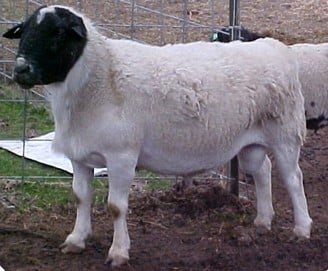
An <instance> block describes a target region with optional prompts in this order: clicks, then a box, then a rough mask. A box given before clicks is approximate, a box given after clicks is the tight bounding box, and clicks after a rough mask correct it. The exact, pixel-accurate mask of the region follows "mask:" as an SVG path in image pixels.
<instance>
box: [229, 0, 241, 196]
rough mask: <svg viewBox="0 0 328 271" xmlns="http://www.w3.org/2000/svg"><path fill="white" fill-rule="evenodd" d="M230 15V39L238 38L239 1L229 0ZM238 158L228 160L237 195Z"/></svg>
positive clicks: (233, 186)
mask: <svg viewBox="0 0 328 271" xmlns="http://www.w3.org/2000/svg"><path fill="white" fill-rule="evenodd" d="M229 9H230V16H229V26H230V40H231V41H232V40H238V39H240V25H239V24H240V20H239V19H240V1H239V0H230V2H229ZM238 168H239V167H238V159H237V157H234V158H233V159H232V160H231V161H230V165H229V167H228V170H229V177H230V178H231V179H232V180H231V186H230V192H231V193H232V194H234V195H236V196H238V195H239V171H238Z"/></svg>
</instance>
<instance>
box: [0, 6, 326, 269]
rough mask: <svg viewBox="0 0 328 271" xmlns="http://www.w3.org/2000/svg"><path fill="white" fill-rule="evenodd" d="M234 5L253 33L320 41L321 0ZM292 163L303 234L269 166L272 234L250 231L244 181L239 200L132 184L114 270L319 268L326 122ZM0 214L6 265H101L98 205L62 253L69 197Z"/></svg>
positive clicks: (104, 221)
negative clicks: (308, 221)
mask: <svg viewBox="0 0 328 271" xmlns="http://www.w3.org/2000/svg"><path fill="white" fill-rule="evenodd" d="M169 2H170V3H171V5H174V4H175V3H177V2H179V1H169ZM191 2H192V3H193V5H194V6H192V7H191V8H192V9H193V10H195V9H197V3H195V1H191ZM199 2H206V1H199ZM222 2H223V1H222ZM226 2H228V1H226ZM242 8H243V12H242V18H243V20H242V21H243V22H244V25H246V26H248V27H250V28H252V29H255V30H257V31H259V30H262V29H263V26H264V29H265V30H270V31H271V33H274V34H275V35H276V36H278V37H280V38H281V39H283V40H284V41H286V42H289V43H291V42H293V43H294V42H303V41H306V42H327V41H328V35H327V34H328V32H327V27H326V26H327V21H328V16H327V9H328V4H327V1H319V0H318V1H304V0H298V1H289V2H288V1H285V2H284V3H282V2H281V1H242ZM194 14H197V13H195V12H194ZM199 14H200V15H199V16H201V15H202V13H199ZM220 24H222V23H220ZM300 164H301V168H302V170H303V174H304V186H305V191H306V194H307V199H308V204H309V210H310V214H311V216H312V218H313V220H314V224H313V231H312V236H311V239H310V240H305V241H304V240H298V239H295V238H293V235H292V227H293V219H292V209H291V203H290V200H289V198H288V196H287V193H286V190H285V189H284V187H283V184H282V183H281V182H280V180H279V177H278V176H277V175H276V174H275V172H274V173H273V200H274V207H275V211H276V216H275V219H274V222H273V226H272V231H271V232H258V231H256V229H255V227H254V226H253V224H252V221H253V219H254V217H255V208H254V204H255V199H254V196H253V194H254V187H253V186H252V185H244V186H243V195H246V196H247V199H244V198H242V199H237V198H234V197H233V196H231V195H230V194H228V193H227V192H225V191H223V190H222V189H221V188H220V186H219V185H218V184H217V183H216V182H206V181H205V182H203V183H198V185H196V186H194V187H193V188H191V189H188V190H187V191H184V192H183V193H181V192H176V191H175V190H170V191H168V192H160V191H148V192H143V193H140V192H134V193H132V194H131V196H130V213H129V218H128V227H129V232H130V237H131V242H132V248H131V250H130V257H131V260H130V261H129V264H128V265H125V266H123V267H121V268H119V269H117V270H127V271H130V270H131V271H132V270H138V271H139V270H142V271H148V270H224V271H229V270H232V271H236V270H238V271H239V270H240V271H254V270H265V271H267V270H268V271H270V270H272V271H278V270H279V271H280V270H285V271H298V270H300V271H305V270H306V271H325V270H328V197H327V192H328V189H327V182H328V179H327V176H328V128H325V129H323V130H320V131H319V132H318V134H315V133H313V132H309V133H308V138H307V141H306V144H305V146H304V148H303V149H302V153H301V161H300ZM0 217H1V219H0V265H1V266H3V267H4V268H5V269H6V270H7V271H11V270H15V271H32V270H34V271H36V270H38V271H41V270H42V271H47V270H49V271H54V270H56V271H57V270H69V271H75V270H97V271H101V270H109V266H106V265H104V260H105V258H106V255H107V250H108V248H109V246H110V242H111V240H112V234H113V231H112V223H111V218H110V217H109V215H108V213H107V210H106V208H105V206H102V205H97V206H94V208H93V222H94V223H93V225H94V236H93V238H92V239H91V240H89V241H88V244H87V248H86V250H85V251H84V252H82V253H81V254H77V255H63V254H61V252H60V250H59V248H58V247H59V245H60V244H61V242H63V241H64V240H65V237H66V235H67V234H68V233H69V232H70V231H71V229H72V227H73V223H74V219H75V206H74V204H73V203H72V204H70V205H68V206H53V207H52V208H51V209H50V210H40V209H35V208H31V209H30V210H26V212H25V213H19V212H17V211H15V209H5V208H3V207H0Z"/></svg>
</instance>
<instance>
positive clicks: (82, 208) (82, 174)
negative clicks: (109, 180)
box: [61, 161, 93, 253]
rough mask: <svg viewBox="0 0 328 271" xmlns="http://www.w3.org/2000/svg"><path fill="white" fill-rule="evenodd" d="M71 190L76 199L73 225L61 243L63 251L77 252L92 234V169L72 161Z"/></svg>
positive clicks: (83, 246)
mask: <svg viewBox="0 0 328 271" xmlns="http://www.w3.org/2000/svg"><path fill="white" fill-rule="evenodd" d="M72 166H73V172H74V176H73V192H74V195H75V196H76V199H77V212H76V220H75V226H74V229H73V231H72V233H71V234H69V235H68V236H67V238H66V240H65V242H64V243H63V244H62V245H61V248H62V252H63V253H68V252H72V253H77V252H80V251H82V250H83V249H84V248H85V240H86V239H87V238H88V237H89V236H90V235H91V234H92V229H91V217H90V211H91V197H92V191H91V181H92V178H93V169H92V168H88V167H85V166H83V165H81V164H79V163H76V162H73V161H72Z"/></svg>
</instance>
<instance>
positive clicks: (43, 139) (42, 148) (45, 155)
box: [0, 132, 105, 175]
mask: <svg viewBox="0 0 328 271" xmlns="http://www.w3.org/2000/svg"><path fill="white" fill-rule="evenodd" d="M54 135H55V133H54V132H50V133H48V134H45V135H42V136H39V137H35V138H31V139H29V140H26V141H25V151H24V156H25V157H26V158H28V159H31V160H34V161H37V162H39V163H42V164H46V165H48V166H52V167H55V168H59V169H62V170H65V171H67V172H69V173H73V169H72V165H71V162H70V160H69V159H67V158H66V157H65V156H64V155H62V154H60V153H56V152H54V151H53V150H52V148H51V142H52V140H53V138H54ZM0 148H2V149H5V150H7V151H10V152H12V153H14V154H16V155H19V156H23V148H24V143H23V141H22V140H0ZM104 170H105V169H95V175H99V174H100V173H103V172H104Z"/></svg>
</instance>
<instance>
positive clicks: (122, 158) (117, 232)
mask: <svg viewBox="0 0 328 271" xmlns="http://www.w3.org/2000/svg"><path fill="white" fill-rule="evenodd" d="M114 157H115V158H116V159H115V161H114V160H113V161H111V162H109V163H108V173H109V180H110V181H109V194H108V210H109V212H110V214H111V216H112V218H113V222H114V236H113V242H112V245H111V247H110V249H109V251H108V257H107V260H106V263H111V265H112V266H120V265H122V264H124V263H126V262H127V261H128V260H129V249H130V237H129V233H128V228H127V222H126V215H127V211H128V196H129V189H130V185H131V182H132V180H133V178H134V175H135V166H136V159H131V157H130V156H129V155H115V156H114Z"/></svg>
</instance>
